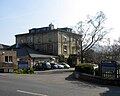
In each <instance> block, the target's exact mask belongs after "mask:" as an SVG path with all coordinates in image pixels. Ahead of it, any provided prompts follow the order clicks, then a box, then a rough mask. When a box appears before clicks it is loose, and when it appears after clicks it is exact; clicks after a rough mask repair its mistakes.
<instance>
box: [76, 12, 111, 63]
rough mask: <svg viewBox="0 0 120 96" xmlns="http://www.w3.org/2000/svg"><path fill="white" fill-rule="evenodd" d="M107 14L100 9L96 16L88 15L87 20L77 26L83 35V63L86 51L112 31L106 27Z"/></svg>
mask: <svg viewBox="0 0 120 96" xmlns="http://www.w3.org/2000/svg"><path fill="white" fill-rule="evenodd" d="M105 20H106V16H105V14H104V13H103V12H102V11H100V12H98V13H97V14H96V16H94V17H92V16H88V17H87V19H86V20H85V22H83V21H80V22H79V23H78V24H77V26H76V31H77V33H78V34H80V35H82V40H81V47H80V48H81V63H83V57H84V53H85V52H86V51H88V50H89V49H91V48H92V47H93V46H94V45H95V44H96V43H97V42H99V41H101V40H102V39H103V38H104V36H105V35H106V34H107V33H108V32H109V31H110V29H109V30H107V29H106V28H105V26H104V25H105Z"/></svg>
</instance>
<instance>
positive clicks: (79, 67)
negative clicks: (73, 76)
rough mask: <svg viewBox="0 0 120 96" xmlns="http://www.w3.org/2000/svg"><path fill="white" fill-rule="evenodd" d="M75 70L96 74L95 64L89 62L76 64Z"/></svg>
mask: <svg viewBox="0 0 120 96" xmlns="http://www.w3.org/2000/svg"><path fill="white" fill-rule="evenodd" d="M75 71H77V72H80V73H86V74H94V68H93V65H92V64H88V63H85V64H78V65H76V66H75Z"/></svg>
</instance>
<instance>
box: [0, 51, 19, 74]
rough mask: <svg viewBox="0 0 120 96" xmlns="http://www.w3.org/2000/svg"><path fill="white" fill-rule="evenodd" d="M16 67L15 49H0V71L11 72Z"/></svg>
mask: <svg viewBox="0 0 120 96" xmlns="http://www.w3.org/2000/svg"><path fill="white" fill-rule="evenodd" d="M15 68H17V57H16V51H12V50H4V49H2V50H0V72H13V70H14V69H15Z"/></svg>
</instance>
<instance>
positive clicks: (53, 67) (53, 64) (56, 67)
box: [50, 63, 58, 69]
mask: <svg viewBox="0 0 120 96" xmlns="http://www.w3.org/2000/svg"><path fill="white" fill-rule="evenodd" d="M50 64H51V68H52V69H58V64H57V63H50Z"/></svg>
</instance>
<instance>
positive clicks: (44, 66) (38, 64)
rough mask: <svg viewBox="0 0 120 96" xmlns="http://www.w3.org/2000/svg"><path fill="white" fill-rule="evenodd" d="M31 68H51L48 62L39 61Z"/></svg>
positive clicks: (37, 69)
mask: <svg viewBox="0 0 120 96" xmlns="http://www.w3.org/2000/svg"><path fill="white" fill-rule="evenodd" d="M33 69H34V70H35V71H40V70H47V69H51V65H50V63H49V62H41V63H36V64H35V65H34V66H33Z"/></svg>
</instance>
